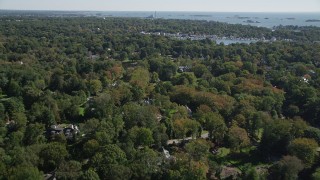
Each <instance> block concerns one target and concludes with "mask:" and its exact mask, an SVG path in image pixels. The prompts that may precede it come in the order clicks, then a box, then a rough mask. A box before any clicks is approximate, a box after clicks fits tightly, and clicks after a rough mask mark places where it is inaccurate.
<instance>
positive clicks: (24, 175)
mask: <svg viewBox="0 0 320 180" xmlns="http://www.w3.org/2000/svg"><path fill="white" fill-rule="evenodd" d="M8 179H10V180H42V179H43V173H42V172H40V171H39V170H38V169H37V168H35V167H30V166H18V167H15V168H14V169H13V170H12V173H11V175H10V176H9V178H8Z"/></svg>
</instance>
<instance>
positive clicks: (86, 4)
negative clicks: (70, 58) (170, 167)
mask: <svg viewBox="0 0 320 180" xmlns="http://www.w3.org/2000/svg"><path fill="white" fill-rule="evenodd" d="M0 9H11V10H89V11H199V12H200V11H205V12H320V0H0Z"/></svg>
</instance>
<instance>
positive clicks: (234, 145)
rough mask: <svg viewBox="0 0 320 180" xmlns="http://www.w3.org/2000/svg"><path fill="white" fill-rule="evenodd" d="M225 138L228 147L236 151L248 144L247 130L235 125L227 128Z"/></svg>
mask: <svg viewBox="0 0 320 180" xmlns="http://www.w3.org/2000/svg"><path fill="white" fill-rule="evenodd" d="M227 140H228V144H229V146H230V148H231V149H233V150H236V151H237V150H239V149H240V150H241V148H244V147H246V146H248V145H249V144H250V139H249V137H248V133H247V131H246V130H245V129H242V128H240V127H238V126H235V125H233V126H232V127H231V128H230V129H229V131H228V136H227Z"/></svg>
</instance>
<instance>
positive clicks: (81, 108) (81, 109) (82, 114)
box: [78, 107, 84, 116]
mask: <svg viewBox="0 0 320 180" xmlns="http://www.w3.org/2000/svg"><path fill="white" fill-rule="evenodd" d="M78 111H79V116H84V108H83V107H79V108H78Z"/></svg>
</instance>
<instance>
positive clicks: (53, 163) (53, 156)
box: [40, 142, 68, 171]
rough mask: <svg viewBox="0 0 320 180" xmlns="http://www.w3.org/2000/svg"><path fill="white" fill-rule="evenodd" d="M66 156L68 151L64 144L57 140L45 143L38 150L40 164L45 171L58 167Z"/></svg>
mask: <svg viewBox="0 0 320 180" xmlns="http://www.w3.org/2000/svg"><path fill="white" fill-rule="evenodd" d="M67 156H68V151H67V150H66V147H65V145H64V144H60V143H57V142H53V143H49V144H46V146H45V147H44V148H43V149H42V151H41V152H40V158H41V159H42V160H43V164H42V166H43V167H44V168H45V170H46V171H51V170H53V169H55V168H58V167H59V165H60V164H61V162H62V161H63V160H64V159H65V158H66V157H67Z"/></svg>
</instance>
